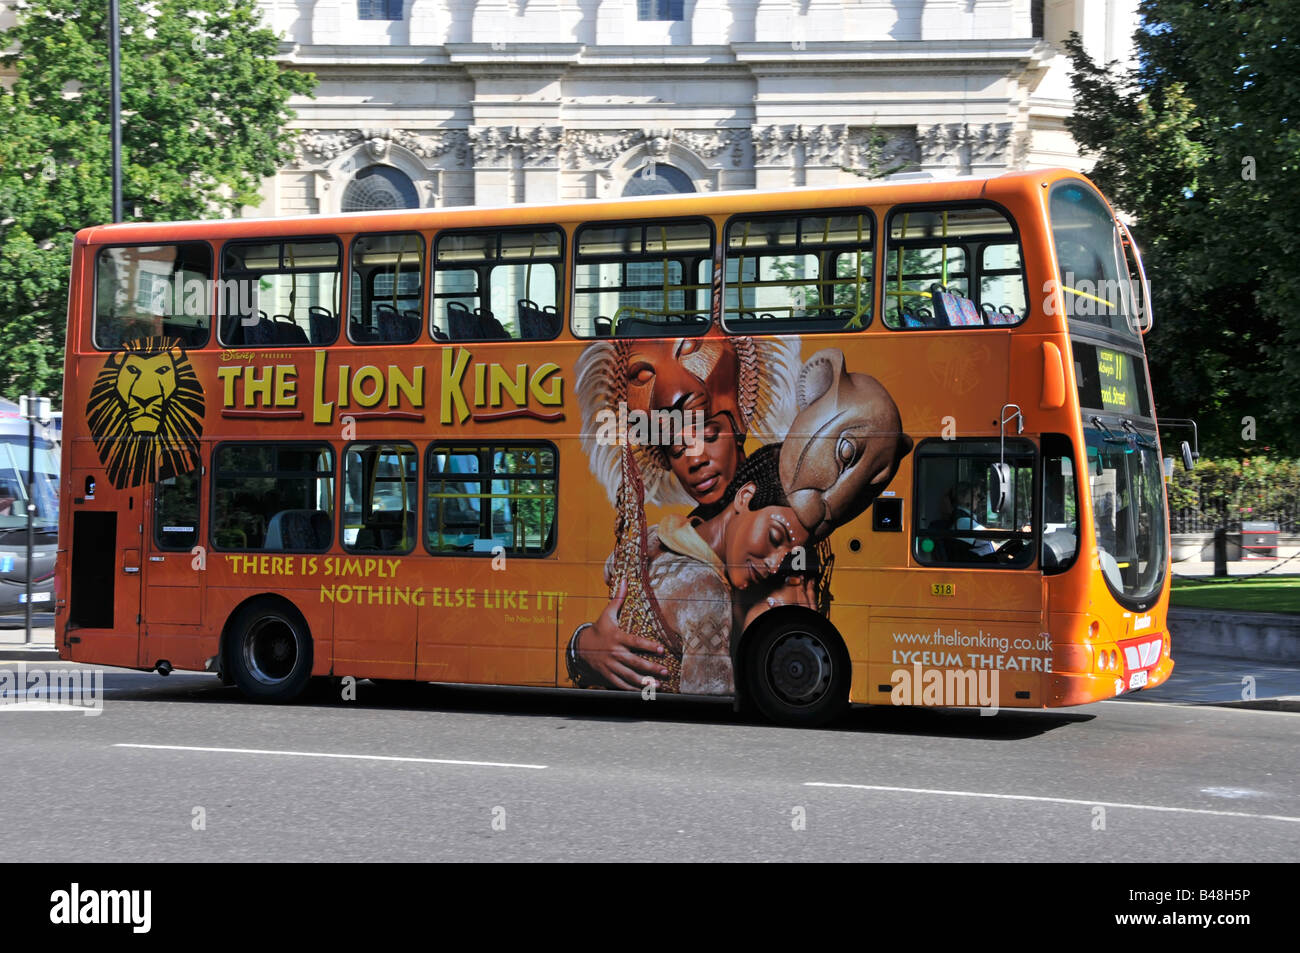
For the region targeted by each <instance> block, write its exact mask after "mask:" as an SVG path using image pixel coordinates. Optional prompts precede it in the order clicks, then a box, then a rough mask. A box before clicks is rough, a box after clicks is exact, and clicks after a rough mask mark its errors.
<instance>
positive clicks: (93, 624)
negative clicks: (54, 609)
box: [55, 451, 144, 668]
mask: <svg viewBox="0 0 1300 953" xmlns="http://www.w3.org/2000/svg"><path fill="white" fill-rule="evenodd" d="M65 452H66V451H65ZM74 452H75V451H74ZM72 481H73V484H72V485H73V486H74V487H77V488H79V489H80V488H83V487H84V494H80V495H77V496H74V498H73V501H72V503H73V507H72V540H71V546H70V551H69V553H68V558H70V560H71V563H70V565H69V567H68V568H69V574H68V580H69V582H68V591H67V592H66V593H61V594H60V596H61V601H66V605H60V606H58V608H59V609H60V610H61V611H60V613H59V614H58V615H56V617H55V618H56V625H58V626H60V628H61V630H62V631H61V633H59V634H60V636H61V641H62V655H63V657H64V658H67V659H71V660H73V661H78V660H81V659H85V660H93V661H95V662H97V663H99V664H102V665H120V666H122V667H124V668H135V667H136V665H137V663H138V655H139V643H140V552H141V540H142V536H143V533H144V508H143V501H144V491H143V489H142V488H140V487H127V488H125V489H121V490H118V489H115V488H114V487H113V485H112V484H111V483H110V482H108V480H107V478H106V477H105V474H104V472H103V470H101V469H82V468H78V467H76V466H74V467H73V468H72ZM60 542H61V543H62V540H61V541H60ZM64 613H66V615H64Z"/></svg>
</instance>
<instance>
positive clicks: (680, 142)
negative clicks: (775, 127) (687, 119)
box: [563, 127, 749, 169]
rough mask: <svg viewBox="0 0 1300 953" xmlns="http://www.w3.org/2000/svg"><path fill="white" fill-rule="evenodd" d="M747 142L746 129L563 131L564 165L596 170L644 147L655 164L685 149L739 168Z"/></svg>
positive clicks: (705, 158)
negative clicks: (636, 148)
mask: <svg viewBox="0 0 1300 953" xmlns="http://www.w3.org/2000/svg"><path fill="white" fill-rule="evenodd" d="M748 143H749V130H748V129H737V128H727V129H671V128H667V127H654V128H647V129H566V130H564V138H563V150H564V163H565V166H566V168H570V169H599V168H603V167H605V166H607V165H609V163H610V162H612V161H613V160H615V159H617V158H618V157H619V156H621V155H622V154H623V153H625V152H627V151H628V150H629V149H632V148H634V147H636V146H642V145H643V146H644V147H645V149H646V151H647V152H648V153H649V154H650V156H651V157H652V158H654V159H655V160H657V161H664V162H668V161H671V160H670V158H669V156H670V152H671V149H672V147H673V146H678V147H680V148H682V149H686V150H688V151H690V152H691V153H693V154H694V155H696V156H698V157H699V158H700V159H702V160H706V161H707V162H708V164H710V165H713V166H719V165H721V164H722V163H723V162H724V161H730V163H731V165H732V166H734V167H736V168H739V167H740V166H741V165H742V164H743V163H744V161H745V149H746V147H747V145H748Z"/></svg>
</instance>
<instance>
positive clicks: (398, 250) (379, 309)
mask: <svg viewBox="0 0 1300 953" xmlns="http://www.w3.org/2000/svg"><path fill="white" fill-rule="evenodd" d="M351 265H352V281H351V283H350V284H349V285H348V299H349V307H348V313H349V318H348V338H349V339H350V340H352V341H354V342H356V343H357V344H408V343H410V342H411V341H414V340H416V339H417V338H418V337H419V336H420V331H421V329H422V328H423V327H424V239H423V238H422V237H421V236H420V235H419V234H417V233H415V232H407V233H404V234H397V235H362V236H360V237H359V238H357V240H356V241H354V242H353V243H352V258H351Z"/></svg>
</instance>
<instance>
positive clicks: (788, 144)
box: [0, 0, 1137, 215]
mask: <svg viewBox="0 0 1300 953" xmlns="http://www.w3.org/2000/svg"><path fill="white" fill-rule="evenodd" d="M259 5H260V6H261V8H262V10H263V13H264V16H265V19H266V22H267V23H268V25H269V26H271V27H272V28H273V29H275V30H276V31H277V33H279V35H280V36H281V37H283V42H282V44H281V49H280V56H281V59H282V61H283V62H284V63H285V64H287V65H289V66H292V67H295V68H302V69H306V70H310V71H312V72H314V73H315V74H316V76H317V78H318V81H319V86H318V89H317V92H316V96H315V98H313V99H303V100H301V101H297V102H294V103H293V107H294V109H295V110H296V111H297V114H298V118H297V120H296V121H295V123H294V125H295V126H296V127H297V128H298V129H299V131H300V139H299V148H298V151H297V155H296V157H295V158H294V160H293V161H292V162H290V163H289V164H287V165H286V166H285V167H284V168H283V169H281V170H280V171H279V173H278V174H277V175H275V176H274V177H272V178H271V179H269V180H268V181H267V183H266V187H265V189H264V192H263V196H264V199H263V202H262V204H261V206H260V207H258V208H250V209H248V210H246V214H260V215H291V214H302V213H316V212H337V211H340V210H350V209H364V208H382V207H403V206H405V207H413V206H419V207H435V206H448V205H470V204H480V205H487V204H503V203H512V202H545V201H554V200H568V199H592V198H605V197H614V196H619V195H624V194H645V193H647V192H671V191H678V192H680V191H714V190H719V189H749V188H782V187H788V186H800V185H830V184H838V183H850V182H855V181H861V179H860V178H859V177H858V174H862V173H865V174H868V175H880V174H885V173H890V172H895V171H906V170H923V171H926V172H930V173H933V174H935V175H956V174H988V173H996V172H998V171H1002V170H1006V169H1015V168H1025V167H1043V166H1053V165H1064V166H1069V167H1073V168H1080V169H1082V168H1084V167H1086V165H1087V163H1086V162H1085V161H1084V160H1083V159H1082V158H1081V157H1080V156H1079V155H1078V153H1077V150H1076V147H1075V144H1074V142H1073V140H1072V139H1071V138H1070V136H1069V134H1068V133H1067V132H1066V130H1065V127H1064V120H1065V118H1066V117H1067V116H1068V115H1069V113H1070V111H1071V109H1072V107H1073V101H1072V94H1071V90H1070V86H1069V81H1068V70H1067V65H1068V64H1067V61H1066V59H1065V57H1064V56H1063V54H1062V53H1061V48H1060V42H1061V41H1062V40H1063V39H1064V38H1065V37H1066V36H1067V35H1068V34H1069V33H1070V31H1072V30H1075V31H1078V32H1079V33H1080V35H1081V36H1082V37H1083V39H1084V43H1085V45H1086V46H1087V48H1088V49H1089V50H1090V52H1091V53H1092V54H1093V56H1094V58H1095V59H1098V60H1101V61H1109V60H1116V59H1118V60H1127V59H1128V58H1129V57H1130V55H1131V37H1132V35H1133V31H1134V29H1135V28H1136V26H1137V18H1136V6H1137V4H1136V0H730V2H725V0H479V2H474V0H259ZM9 6H11V4H10V3H7V2H3V0H0V22H3V21H5V20H8V19H10V17H11V13H10V11H9V10H7V9H5V8H7V7H9ZM855 173H856V174H855Z"/></svg>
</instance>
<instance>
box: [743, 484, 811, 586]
mask: <svg viewBox="0 0 1300 953" xmlns="http://www.w3.org/2000/svg"><path fill="white" fill-rule="evenodd" d="M753 495H754V486H753V484H746V485H745V486H744V487H741V489H740V492H738V493H737V494H736V500H735V502H734V503H733V504H732V506H733V507H737V504H739V507H738V508H737V509H736V511H735V512H734V513H733V514H732V518H731V521H730V522H729V523H728V525H727V531H726V534H725V535H724V537H723V549H724V556H723V562H724V563H726V567H727V578H728V580H730V582H731V585H732V586H733V587H734V588H736V589H748V588H749V587H750V586H755V585H762V584H763V583H765V582H767V581H768V580H769V579H771V578H772V577H773V576H774V575H776V573H777V572H778V571H779V570H780V568H781V564H782V563H783V562H785V560H786V557H787V556H789V555H790V553H791V552H793V551H794V549H795V547H796V546H804V545H806V544H807V543H808V531H807V530H806V529H804V527H803V525H802V524H801V523H800V522H799V518H798V517H797V516H795V514H794V510H792V509H791V508H790V507H788V506H765V507H763V508H762V509H760V510H751V509H750V508H749V500H750V499H751V498H752V497H753ZM742 501H743V502H742Z"/></svg>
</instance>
